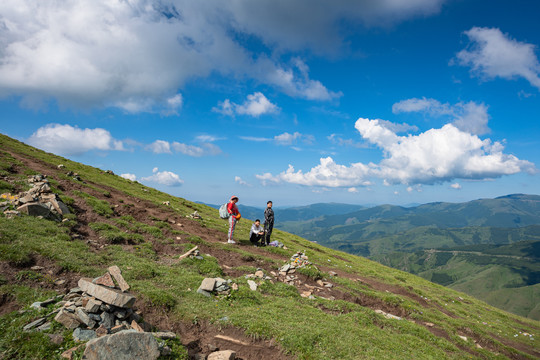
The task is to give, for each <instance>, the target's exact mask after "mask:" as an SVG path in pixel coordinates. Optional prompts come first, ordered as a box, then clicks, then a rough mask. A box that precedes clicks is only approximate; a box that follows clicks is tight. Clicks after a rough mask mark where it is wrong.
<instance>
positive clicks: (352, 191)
mask: <svg viewBox="0 0 540 360" xmlns="http://www.w3.org/2000/svg"><path fill="white" fill-rule="evenodd" d="M347 191H348V192H350V193H353V194H355V193H357V192H358V189H357V188H355V187H350V188H348V189H347Z"/></svg>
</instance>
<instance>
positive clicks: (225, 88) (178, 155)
mask: <svg viewBox="0 0 540 360" xmlns="http://www.w3.org/2000/svg"><path fill="white" fill-rule="evenodd" d="M538 14H540V2H535V1H523V0H517V1H512V2H509V1H502V0H492V1H480V0H467V1H465V0H453V1H452V0H414V1H411V0H402V1H401V0H381V1H374V0H365V1H345V0H343V1H333V2H328V1H322V0H319V1H311V0H300V1H286V0H273V1H269V0H268V1H267V0H261V1H248V0H236V1H229V2H223V1H217V0H216V1H174V0H161V1H152V0H129V1H120V0H78V1H63V2H43V1H37V2H36V1H30V0H4V1H2V3H1V4H0V111H1V114H2V116H1V122H0V124H1V125H0V132H2V133H4V134H6V135H9V136H11V137H14V138H16V139H19V140H21V141H24V142H26V143H28V144H31V145H33V146H36V147H38V148H41V149H44V150H46V151H49V152H53V153H55V154H59V155H62V156H65V157H67V158H69V159H72V160H75V161H79V162H82V163H85V164H88V165H92V166H97V167H99V168H102V169H111V170H113V171H114V172H115V173H116V174H121V175H122V176H124V177H126V178H129V179H132V180H137V181H139V182H141V183H144V184H146V185H149V186H152V187H156V188H158V189H160V190H163V191H165V192H168V193H170V194H172V195H175V196H181V197H184V198H186V199H189V200H194V201H203V202H207V203H215V204H219V203H222V202H224V201H226V200H227V199H228V198H229V197H230V195H232V194H234V195H238V196H239V197H240V203H243V204H246V205H255V206H264V204H265V203H266V200H268V199H272V200H273V201H274V204H275V205H277V206H283V205H304V204H310V203H317V202H331V201H332V202H345V203H354V204H366V203H368V204H380V203H392V204H409V203H425V202H434V201H452V202H459V201H468V200H472V199H477V198H488V197H496V196H501V195H506V194H511V193H528V194H540V178H539V176H540V174H539V172H538V169H539V168H540V151H539V149H540V60H539V57H540V50H539V46H540V23H539V22H538Z"/></svg>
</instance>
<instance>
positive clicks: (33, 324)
mask: <svg viewBox="0 0 540 360" xmlns="http://www.w3.org/2000/svg"><path fill="white" fill-rule="evenodd" d="M45 321H47V319H46V318H39V319H37V320H35V321H32V322H31V323H30V324H28V325H26V326H24V327H23V331H28V330H32V329H33V328H35V327H38V326H39V325H41V324H43V323H45Z"/></svg>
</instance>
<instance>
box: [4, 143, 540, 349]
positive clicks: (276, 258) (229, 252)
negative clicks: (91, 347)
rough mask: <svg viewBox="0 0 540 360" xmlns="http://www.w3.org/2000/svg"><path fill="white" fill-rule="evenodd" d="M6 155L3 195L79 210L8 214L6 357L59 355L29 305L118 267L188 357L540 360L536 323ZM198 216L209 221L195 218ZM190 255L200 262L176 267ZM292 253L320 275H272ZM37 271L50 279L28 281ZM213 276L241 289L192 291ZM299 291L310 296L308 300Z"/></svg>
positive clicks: (110, 181)
mask: <svg viewBox="0 0 540 360" xmlns="http://www.w3.org/2000/svg"><path fill="white" fill-rule="evenodd" d="M0 145H1V149H2V151H1V152H0V176H1V177H2V180H1V182H0V185H1V186H2V189H3V191H6V190H7V191H10V192H11V193H12V194H16V193H18V192H20V191H22V190H25V189H26V187H27V184H26V183H25V179H26V178H27V177H28V176H29V175H32V174H34V173H43V174H46V175H48V179H49V183H50V185H51V188H52V190H53V191H54V192H56V193H57V194H59V196H60V198H61V199H62V200H63V201H64V202H65V203H66V204H68V205H69V206H70V208H71V210H72V211H73V214H72V215H69V216H68V217H67V220H66V221H64V222H59V223H57V222H54V221H50V220H45V219H38V218H34V217H29V216H18V217H14V218H12V219H9V218H7V217H4V216H0V250H1V251H0V267H1V269H2V279H0V280H1V281H0V284H1V285H0V299H1V302H2V311H1V312H0V314H2V316H0V331H2V333H3V335H4V336H3V337H2V338H0V354H9V355H6V356H9V357H12V358H18V359H42V358H57V357H58V353H59V352H58V351H59V349H60V348H61V347H65V346H70V344H72V343H73V342H72V340H71V337H70V336H71V334H70V333H69V332H64V333H62V332H61V330H60V329H58V328H57V327H56V328H55V327H53V328H52V329H51V330H49V332H50V333H54V332H57V333H58V332H60V333H61V335H62V337H63V342H62V343H61V344H60V345H56V344H53V343H51V342H50V341H49V340H48V337H47V336H46V334H43V333H38V332H32V333H26V332H23V331H22V330H21V328H22V326H21V325H22V324H24V323H23V321H28V320H31V319H32V318H35V317H37V316H38V315H39V314H38V313H37V311H36V310H32V309H30V308H29V307H28V305H30V304H31V303H32V302H33V301H36V300H43V299H45V298H47V297H50V296H51V294H55V293H56V292H57V291H58V292H64V291H66V290H67V289H69V288H70V287H73V286H74V285H75V282H76V280H77V279H78V278H79V277H80V276H82V275H84V276H91V277H92V276H97V275H100V274H102V273H103V271H104V269H106V268H107V267H108V266H110V265H118V266H119V267H120V268H121V269H123V274H124V277H125V278H126V280H127V281H128V282H129V283H130V285H131V286H132V290H133V293H134V294H135V295H136V296H137V299H138V300H137V302H136V306H137V307H138V308H139V310H141V311H142V312H143V314H144V317H145V320H146V321H148V322H150V323H151V324H152V325H155V326H156V327H158V328H159V329H161V330H171V331H174V332H176V333H177V334H178V335H179V336H180V338H181V341H182V343H183V345H184V346H185V347H186V349H187V350H186V351H187V352H188V353H190V354H191V355H192V356H195V355H196V354H201V353H203V354H205V353H206V352H207V351H208V350H207V349H208V345H209V344H215V342H216V339H215V338H214V337H213V335H214V334H226V335H228V336H230V337H233V338H235V339H238V340H239V342H238V343H228V344H221V345H220V346H227V347H228V348H232V349H233V350H236V351H237V352H238V356H239V357H240V358H242V359H270V358H271V359H291V358H298V359H358V358H377V359H411V358H414V359H430V358H431V359H433V358H437V359H462V358H510V359H533V358H537V357H538V356H540V353H539V352H538V348H539V346H540V341H539V340H538V336H529V334H535V335H536V334H537V333H538V331H540V323H539V322H537V321H532V320H529V319H525V318H522V317H519V316H516V315H513V314H509V313H506V312H504V311H501V310H499V309H496V308H493V307H491V306H489V305H487V304H485V303H483V302H481V301H478V300H476V299H475V298H473V297H470V296H468V295H465V294H463V293H459V292H456V291H454V290H452V289H447V288H444V287H442V286H439V285H436V284H433V283H431V282H429V281H426V280H424V279H422V278H419V277H417V276H414V275H411V274H408V273H405V272H402V271H398V270H395V269H392V268H388V267H385V266H383V265H380V264H378V263H375V262H373V261H370V260H367V259H364V258H360V257H357V256H354V255H350V254H346V253H342V252H339V251H336V250H332V249H329V248H325V247H323V246H320V245H318V244H313V243H310V242H309V241H307V240H304V239H302V238H300V237H298V236H295V235H291V234H287V233H284V232H282V231H276V232H275V236H274V237H275V239H276V240H279V241H281V242H283V243H284V244H285V246H286V248H255V247H252V246H250V245H249V242H248V240H247V235H248V232H249V226H250V224H249V223H248V222H243V221H241V222H240V223H239V228H238V231H237V235H236V236H237V239H238V240H239V244H238V245H230V244H225V243H224V240H225V237H226V233H225V232H226V228H227V224H226V222H224V221H223V220H221V219H219V218H218V215H217V211H216V210H215V209H213V208H211V207H208V206H205V205H202V204H195V203H192V202H189V201H187V200H185V199H181V198H176V197H172V196H170V195H167V194H164V193H162V192H159V191H157V190H154V189H151V188H148V187H146V186H143V185H141V184H139V183H136V182H131V181H129V180H126V179H122V178H120V177H118V176H115V175H113V174H110V173H106V172H104V171H102V170H99V169H96V168H92V167H88V166H84V165H81V164H77V163H74V162H72V161H69V160H66V159H63V158H60V157H58V156H54V155H51V154H47V153H44V152H42V151H39V150H36V149H33V148H31V147H28V146H26V145H24V144H22V143H19V142H17V141H15V140H12V139H9V138H8V137H5V136H1V135H0ZM59 164H62V165H64V166H65V168H62V169H59V168H58V167H57V165H59ZM68 171H71V172H76V173H78V175H79V177H80V179H81V180H82V181H79V180H77V179H76V178H74V177H73V175H69V176H68V175H67V173H68ZM164 202H168V203H166V204H163V203H164ZM167 204H168V205H167ZM195 210H196V211H198V213H199V214H201V216H202V219H193V218H190V217H189V215H190V214H191V213H192V212H193V211H195ZM195 245H197V246H198V247H199V249H200V251H201V254H202V259H190V258H187V259H184V260H181V261H179V260H178V256H179V255H181V254H183V253H184V252H186V251H187V250H189V249H192V248H193V247H194V246H195ZM297 251H305V253H306V255H307V256H308V257H309V261H310V262H312V263H313V266H307V267H305V268H302V269H298V270H297V271H296V273H294V274H292V275H293V276H294V277H295V278H291V279H286V278H285V277H284V276H282V275H279V274H278V269H279V268H280V267H281V266H282V265H283V264H285V263H288V262H290V258H291V255H293V254H295V253H296V252H297ZM36 265H38V266H40V267H41V268H43V269H42V270H32V266H36ZM257 268H260V269H262V271H263V272H264V273H265V274H266V275H267V276H269V277H270V278H271V280H262V279H259V280H257V279H255V280H256V281H257V282H258V285H259V286H258V289H257V290H256V291H251V290H250V289H249V287H248V285H247V280H246V278H245V276H246V275H249V274H252V273H254V272H255V270H256V269H257ZM35 269H37V268H35ZM272 272H273V273H274V274H275V275H274V274H272ZM218 276H219V277H223V278H225V279H231V280H232V281H233V282H235V283H237V284H238V286H239V288H238V290H236V291H233V292H231V294H230V295H229V296H226V295H220V296H213V297H210V298H208V297H205V296H203V295H201V294H198V293H197V292H196V289H197V287H198V286H199V285H200V284H201V281H202V280H203V279H204V278H205V277H218ZM57 278H61V279H63V280H65V281H66V282H65V283H64V284H62V283H61V282H59V281H56V279H57ZM317 280H319V281H324V283H326V284H328V283H329V284H331V285H332V286H331V287H330V286H326V285H323V286H321V285H320V283H318V282H317ZM305 292H311V293H312V294H313V298H309V297H302V296H301V294H303V293H305ZM18 309H25V310H26V312H24V313H22V314H20V313H18V312H17V311H14V310H18ZM375 310H377V311H382V312H383V313H382V314H381V313H377V312H375ZM384 313H386V314H392V315H394V316H398V317H399V318H401V320H399V319H395V318H388V317H390V316H388V317H387V316H385V315H384ZM516 334H517V336H516ZM525 334H526V335H525ZM242 343H243V344H246V345H242Z"/></svg>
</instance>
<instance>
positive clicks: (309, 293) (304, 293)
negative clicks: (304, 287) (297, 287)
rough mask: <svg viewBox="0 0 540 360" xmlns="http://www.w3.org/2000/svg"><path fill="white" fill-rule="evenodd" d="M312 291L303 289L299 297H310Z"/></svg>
mask: <svg viewBox="0 0 540 360" xmlns="http://www.w3.org/2000/svg"><path fill="white" fill-rule="evenodd" d="M312 294H313V293H312V292H311V291H303V292H302V293H301V294H300V296H301V297H304V298H307V297H310V296H311V295H312Z"/></svg>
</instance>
